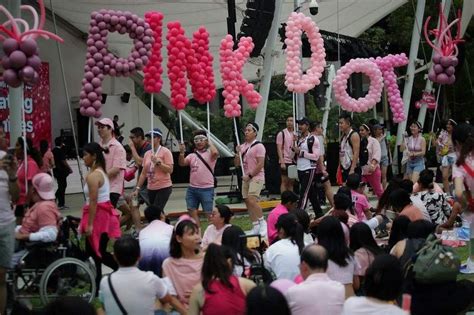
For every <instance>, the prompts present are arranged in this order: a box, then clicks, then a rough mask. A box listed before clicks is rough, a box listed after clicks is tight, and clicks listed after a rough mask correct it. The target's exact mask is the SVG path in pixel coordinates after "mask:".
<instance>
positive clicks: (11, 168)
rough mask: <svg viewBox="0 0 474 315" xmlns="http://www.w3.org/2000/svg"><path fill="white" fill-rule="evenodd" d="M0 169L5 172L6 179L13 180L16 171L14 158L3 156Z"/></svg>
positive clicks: (16, 166)
mask: <svg viewBox="0 0 474 315" xmlns="http://www.w3.org/2000/svg"><path fill="white" fill-rule="evenodd" d="M0 168H1V169H3V170H5V171H6V172H7V174H8V177H10V178H15V177H16V171H17V168H18V165H17V161H16V159H15V157H13V156H11V155H7V156H5V157H4V158H3V159H1V160H0Z"/></svg>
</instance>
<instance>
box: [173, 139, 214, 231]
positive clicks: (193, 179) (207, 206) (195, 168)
mask: <svg viewBox="0 0 474 315" xmlns="http://www.w3.org/2000/svg"><path fill="white" fill-rule="evenodd" d="M184 151H185V146H184V144H181V145H180V147H179V161H178V163H179V166H189V167H190V168H191V171H190V174H189V187H188V189H187V190H186V206H187V208H188V211H189V214H190V215H191V217H192V218H193V219H194V220H195V221H196V224H197V225H198V226H200V221H199V215H198V211H197V210H198V209H199V204H201V206H202V210H204V212H206V213H207V214H209V215H210V214H211V212H212V209H213V206H214V184H215V176H214V167H215V166H216V162H217V158H218V157H219V152H218V151H217V149H216V147H215V146H214V145H213V144H212V143H211V142H210V141H209V139H208V138H207V134H206V131H204V130H196V131H195V132H194V152H193V153H191V154H189V155H188V156H187V157H184Z"/></svg>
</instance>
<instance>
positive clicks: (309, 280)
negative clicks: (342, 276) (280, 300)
mask: <svg viewBox="0 0 474 315" xmlns="http://www.w3.org/2000/svg"><path fill="white" fill-rule="evenodd" d="M300 259H301V264H300V266H299V268H300V272H301V275H302V276H303V279H304V281H303V282H302V283H300V284H298V285H295V286H292V287H291V288H289V289H288V291H286V294H285V296H286V300H287V301H288V306H289V307H290V309H291V314H292V315H306V314H314V315H326V314H340V313H341V311H342V307H343V305H344V300H345V289H344V285H343V284H341V283H339V282H337V281H334V280H331V278H329V276H328V274H327V273H326V271H327V269H328V253H327V251H326V249H325V248H324V247H323V246H321V245H316V244H313V245H308V246H307V247H305V249H304V250H303V252H302V253H301V258H300Z"/></svg>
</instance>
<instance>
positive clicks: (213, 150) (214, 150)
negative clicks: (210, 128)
mask: <svg viewBox="0 0 474 315" xmlns="http://www.w3.org/2000/svg"><path fill="white" fill-rule="evenodd" d="M209 151H211V159H212V160H213V161H215V160H217V158H218V157H219V150H217V148H216V146H215V145H214V144H213V143H212V141H211V139H209Z"/></svg>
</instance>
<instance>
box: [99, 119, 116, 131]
mask: <svg viewBox="0 0 474 315" xmlns="http://www.w3.org/2000/svg"><path fill="white" fill-rule="evenodd" d="M95 125H96V126H97V125H103V126H109V127H110V128H112V130H114V123H113V122H112V119H110V118H102V119H100V120H98V121H96V122H95Z"/></svg>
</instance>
